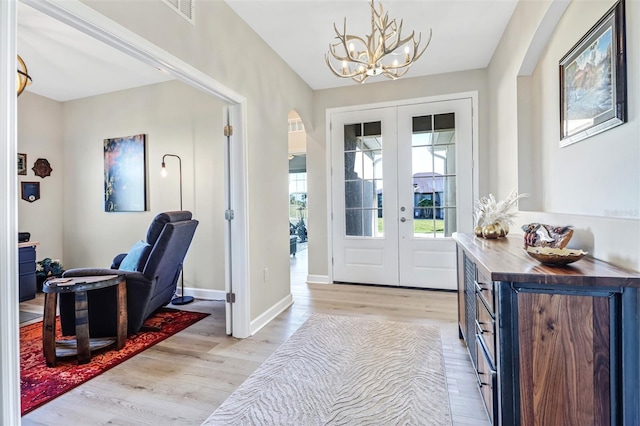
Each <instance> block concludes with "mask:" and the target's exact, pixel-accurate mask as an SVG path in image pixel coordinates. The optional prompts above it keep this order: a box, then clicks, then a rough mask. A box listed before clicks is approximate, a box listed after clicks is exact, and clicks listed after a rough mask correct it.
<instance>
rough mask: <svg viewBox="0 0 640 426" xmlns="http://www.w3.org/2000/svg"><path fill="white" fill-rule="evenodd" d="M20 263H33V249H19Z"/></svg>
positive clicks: (34, 255)
mask: <svg viewBox="0 0 640 426" xmlns="http://www.w3.org/2000/svg"><path fill="white" fill-rule="evenodd" d="M18 256H19V259H20V262H35V261H36V249H35V248H34V247H20V248H19V249H18Z"/></svg>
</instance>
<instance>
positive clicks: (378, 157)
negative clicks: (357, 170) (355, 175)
mask: <svg viewBox="0 0 640 426" xmlns="http://www.w3.org/2000/svg"><path fill="white" fill-rule="evenodd" d="M362 157H363V160H364V161H363V163H364V164H363V167H362V170H363V173H362V177H364V178H365V179H375V178H381V177H382V150H381V149H376V150H373V151H365V152H364V153H363V156H362Z"/></svg>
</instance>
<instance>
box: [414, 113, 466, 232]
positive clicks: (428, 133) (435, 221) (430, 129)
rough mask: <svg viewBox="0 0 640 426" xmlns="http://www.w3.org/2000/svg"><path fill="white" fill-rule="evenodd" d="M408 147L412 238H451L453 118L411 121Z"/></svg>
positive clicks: (453, 191)
mask: <svg viewBox="0 0 640 426" xmlns="http://www.w3.org/2000/svg"><path fill="white" fill-rule="evenodd" d="M411 146H412V148H411V155H412V158H411V163H412V177H413V182H412V184H413V206H414V210H413V228H414V229H413V235H414V237H416V238H438V237H445V236H447V237H448V236H451V234H452V233H453V232H455V230H456V220H455V219H456V216H455V207H456V175H455V174H456V166H455V114H453V113H450V114H437V115H433V116H432V115H425V116H420V117H413V128H412V138H411Z"/></svg>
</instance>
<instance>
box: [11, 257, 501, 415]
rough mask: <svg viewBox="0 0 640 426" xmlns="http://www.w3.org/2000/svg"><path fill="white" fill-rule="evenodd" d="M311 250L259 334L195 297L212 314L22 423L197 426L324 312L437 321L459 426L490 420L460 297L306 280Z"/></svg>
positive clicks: (295, 260)
mask: <svg viewBox="0 0 640 426" xmlns="http://www.w3.org/2000/svg"><path fill="white" fill-rule="evenodd" d="M306 255H307V251H306V250H302V251H300V252H298V253H297V254H296V256H295V257H292V258H291V279H292V294H293V298H294V304H293V306H291V307H290V308H289V309H287V310H286V311H285V312H283V313H282V314H281V315H279V316H278V317H277V318H276V319H274V320H273V321H272V322H271V323H269V324H268V325H267V326H266V327H264V328H263V329H262V330H260V332H258V333H257V334H256V335H255V336H252V337H250V338H248V339H244V340H238V339H235V338H231V337H228V336H226V335H225V326H224V318H225V316H224V304H223V303H222V302H221V301H203V300H196V301H195V302H194V303H191V304H189V305H186V306H184V307H183V308H184V309H187V310H192V311H201V312H208V313H210V314H211V315H210V316H208V317H207V318H205V319H204V320H202V321H200V322H198V323H196V324H194V325H193V326H191V327H189V328H187V329H186V330H184V331H182V332H180V333H178V334H176V335H174V336H172V337H170V338H169V339H167V340H165V341H163V342H161V343H159V344H157V345H155V346H153V347H152V348H150V349H147V350H146V351H144V352H142V353H141V354H139V355H136V356H135V357H133V358H131V359H130V360H128V361H126V362H124V363H122V364H120V365H119V366H117V367H114V368H113V369H111V370H109V371H107V372H105V373H103V374H101V375H100V376H98V377H96V378H94V379H92V380H90V381H88V382H87V383H84V384H83V385H81V386H79V387H77V388H75V389H73V390H71V391H69V392H67V393H66V394H64V395H62V396H60V397H59V398H57V399H54V400H53V401H51V402H49V403H48V404H45V405H44V406H42V407H40V408H38V409H36V410H34V411H32V412H31V413H29V414H27V415H26V416H24V417H23V418H22V424H23V425H66V426H68V425H83V426H85V425H86V426H89V425H105V424H110V425H199V424H200V423H202V421H204V420H205V419H206V418H207V417H208V416H209V415H210V414H211V413H212V412H213V411H214V410H215V409H216V408H217V407H218V406H219V405H220V404H221V403H222V402H223V401H224V400H225V399H226V398H227V397H228V396H229V395H230V394H231V392H233V391H234V390H235V389H236V388H237V387H238V386H239V385H240V384H241V383H242V382H243V381H244V380H245V379H246V378H247V377H248V376H249V375H250V374H251V373H252V372H253V371H254V370H255V369H256V368H258V366H259V365H260V364H261V363H262V362H263V361H264V360H266V359H267V357H269V355H271V354H272V353H273V352H274V351H275V350H276V349H277V348H278V346H280V344H282V343H283V342H284V341H285V340H286V339H287V338H288V337H289V336H291V334H293V332H295V331H296V330H297V329H298V327H299V326H300V325H302V323H304V321H305V320H306V319H307V318H308V317H309V315H310V314H311V313H312V312H320V313H327V314H335V315H353V316H362V317H371V318H380V319H386V320H393V321H400V322H418V323H425V324H436V325H438V326H439V327H440V330H441V337H442V345H443V353H444V359H445V368H446V374H447V385H448V388H449V397H450V401H451V412H452V417H453V422H454V425H456V426H458V425H459V426H465V425H474V426H484V425H488V422H487V420H486V414H485V412H484V409H483V407H482V403H481V401H480V394H479V391H478V388H477V386H476V378H475V374H474V372H473V369H472V367H471V362H470V360H469V356H468V354H467V353H466V350H465V349H464V346H463V345H462V343H461V342H460V341H459V340H458V331H457V310H456V309H457V304H456V296H455V293H451V292H436V291H423V290H410V289H397V288H388V287H373V286H355V285H342V284H340V285H312V284H306V283H305V280H306V276H307V269H306ZM42 299H43V298H42V295H41V294H40V295H39V296H38V297H37V298H36V299H35V300H33V301H28V302H24V303H21V304H20V309H21V310H25V311H31V312H41V310H42V303H43V300H42ZM35 321H37V320H35ZM427 420H428V419H425V425H426V424H429V423H428V421H427Z"/></svg>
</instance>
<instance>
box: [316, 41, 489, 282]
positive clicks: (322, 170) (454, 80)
mask: <svg viewBox="0 0 640 426" xmlns="http://www.w3.org/2000/svg"><path fill="white" fill-rule="evenodd" d="M421 60H429V57H428V50H427V53H426V54H425V56H424V57H423V58H422V59H421ZM410 73H411V71H409V74H410ZM468 91H477V92H478V103H479V111H477V113H478V119H479V133H480V134H479V151H480V152H479V164H480V171H479V174H480V178H479V184H480V192H481V193H484V192H485V191H486V190H487V189H488V186H487V185H486V183H487V182H488V179H487V177H488V170H487V167H486V165H487V164H489V159H488V155H487V149H486V147H487V145H486V144H487V142H486V137H485V135H486V129H487V117H488V115H487V113H486V111H487V101H488V97H489V96H488V93H487V76H486V71H485V70H472V71H463V72H457V73H450V74H439V75H433V76H427V77H415V78H404V79H400V80H396V81H384V82H376V83H366V84H363V85H359V84H357V83H355V82H354V84H353V85H352V86H348V87H343V88H338V89H327V90H319V91H316V96H315V116H314V123H315V129H313V131H308V132H307V187H308V191H307V192H308V195H309V201H308V209H309V230H310V231H309V275H312V276H320V277H323V276H327V275H328V266H329V264H328V262H329V260H328V235H329V230H328V228H327V206H328V205H330V194H327V179H328V176H327V163H326V160H327V158H326V155H327V135H326V128H325V126H326V124H325V122H326V116H325V114H326V110H327V109H328V108H337V107H344V106H351V105H363V104H373V103H380V102H388V101H396V100H402V99H415V98H424V97H429V96H437V95H446V94H450V93H459V92H468Z"/></svg>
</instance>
